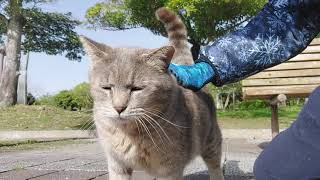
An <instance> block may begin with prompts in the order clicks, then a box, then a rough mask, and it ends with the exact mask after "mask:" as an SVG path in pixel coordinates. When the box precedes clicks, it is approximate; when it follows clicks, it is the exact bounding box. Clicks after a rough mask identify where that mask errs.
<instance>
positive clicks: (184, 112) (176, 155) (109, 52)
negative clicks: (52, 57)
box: [81, 8, 224, 180]
mask: <svg viewBox="0 0 320 180" xmlns="http://www.w3.org/2000/svg"><path fill="white" fill-rule="evenodd" d="M156 15H157V17H158V19H159V20H160V21H162V22H163V23H164V24H165V26H166V29H167V31H168V36H169V40H170V44H171V46H165V47H162V48H159V49H156V50H149V49H136V48H135V49H133V48H132V49H130V48H111V47H109V46H106V45H104V44H100V43H97V42H95V41H93V40H90V39H88V38H85V37H81V41H82V43H83V45H84V48H85V50H86V52H87V54H88V55H89V57H90V59H91V69H90V83H91V93H92V96H93V99H94V120H95V124H96V127H97V131H98V134H99V137H100V139H101V142H102V145H103V147H104V150H105V153H106V156H107V159H108V169H109V176H110V179H111V180H129V179H131V175H132V171H133V169H143V170H144V171H145V172H147V173H148V174H150V175H152V176H155V177H156V178H157V179H160V180H161V179H163V180H180V179H183V170H184V167H185V166H186V165H187V164H188V163H189V162H190V161H191V160H192V159H193V158H194V157H195V156H197V155H200V156H202V158H203V159H204V161H205V162H206V164H207V166H208V169H209V173H210V176H211V179H214V180H223V179H224V178H223V173H222V170H221V167H220V161H221V143H222V138H221V132H220V129H219V126H218V124H217V118H216V110H215V107H214V103H213V100H212V98H211V96H210V95H209V94H208V93H207V92H206V91H205V90H202V91H199V92H193V91H191V90H188V89H184V88H182V87H180V86H179V85H178V84H177V82H176V80H175V78H174V77H173V76H172V75H170V73H169V72H168V66H169V64H170V62H172V63H176V64H192V63H193V60H192V55H191V53H190V50H189V47H188V43H187V31H186V28H185V26H184V24H183V23H182V21H181V20H180V19H179V17H178V16H177V15H176V14H174V13H173V12H171V11H169V10H167V9H165V8H160V9H159V10H158V11H157V12H156Z"/></svg>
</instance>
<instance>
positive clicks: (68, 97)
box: [53, 91, 78, 110]
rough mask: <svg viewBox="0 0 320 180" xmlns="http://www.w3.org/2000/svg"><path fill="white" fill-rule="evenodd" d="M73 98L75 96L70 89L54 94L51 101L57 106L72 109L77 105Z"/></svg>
mask: <svg viewBox="0 0 320 180" xmlns="http://www.w3.org/2000/svg"><path fill="white" fill-rule="evenodd" d="M74 99H75V97H74V95H73V93H72V92H71V91H61V92H60V93H58V94H57V95H55V96H54V98H53V101H54V103H55V105H56V106H57V107H60V108H63V109H68V110H73V109H74V108H76V107H77V106H78V105H77V103H76V102H75V101H74Z"/></svg>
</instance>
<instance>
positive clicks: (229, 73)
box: [198, 0, 320, 86]
mask: <svg viewBox="0 0 320 180" xmlns="http://www.w3.org/2000/svg"><path fill="white" fill-rule="evenodd" d="M319 7H320V0H270V2H269V3H267V4H266V5H265V6H264V8H263V9H262V10H261V12H260V13H259V14H258V15H257V16H256V17H254V18H253V19H252V20H251V21H250V22H249V23H248V24H247V25H246V26H245V27H244V28H242V29H240V30H238V31H235V32H234V33H231V34H228V35H227V36H224V37H222V38H220V39H218V40H217V41H215V42H214V43H212V44H211V45H209V46H206V47H203V48H202V50H201V52H200V56H199V60H198V61H207V62H209V64H211V65H212V67H213V68H214V70H215V74H216V78H215V79H214V80H213V83H214V84H215V85H217V86H222V85H224V84H227V83H232V82H237V81H240V80H242V79H244V78H246V77H248V76H251V75H253V74H256V73H258V72H260V71H262V70H264V69H267V68H269V67H272V66H275V65H277V64H280V63H282V62H284V61H286V60H288V59H290V58H292V57H294V56H296V55H297V54H299V53H301V52H302V51H303V50H304V49H305V48H306V47H307V46H308V44H309V43H310V42H311V41H312V39H313V38H315V36H316V35H317V34H318V33H319V30H320V8H319Z"/></svg>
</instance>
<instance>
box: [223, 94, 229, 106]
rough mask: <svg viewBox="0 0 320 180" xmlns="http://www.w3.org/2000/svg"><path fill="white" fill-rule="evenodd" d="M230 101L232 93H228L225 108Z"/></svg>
mask: <svg viewBox="0 0 320 180" xmlns="http://www.w3.org/2000/svg"><path fill="white" fill-rule="evenodd" d="M229 102H230V93H228V95H227V99H226V101H225V103H224V106H223V109H224V110H225V109H227V107H228V105H229Z"/></svg>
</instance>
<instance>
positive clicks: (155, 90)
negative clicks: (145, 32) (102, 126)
mask: <svg viewBox="0 0 320 180" xmlns="http://www.w3.org/2000/svg"><path fill="white" fill-rule="evenodd" d="M81 41H82V43H83V45H84V47H85V49H86V51H87V53H88V55H89V56H90V59H91V70H90V71H91V72H90V83H91V93H92V96H93V99H94V108H95V110H94V112H95V120H96V121H100V122H112V123H115V124H123V123H132V122H135V120H136V121H148V118H149V117H150V118H151V117H155V116H157V115H159V114H161V112H163V111H165V110H166V108H168V106H169V103H170V102H171V98H172V91H173V89H174V88H173V87H174V86H175V81H174V80H173V79H172V77H171V76H170V74H169V73H168V72H167V68H168V65H169V63H170V61H171V58H172V56H173V54H174V48H173V47H170V46H167V47H163V48H160V49H158V50H155V51H150V50H143V49H124V48H115V49H113V48H111V47H108V46H105V45H102V44H99V43H96V42H94V41H92V40H90V39H87V38H81ZM146 119H147V120H146Z"/></svg>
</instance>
